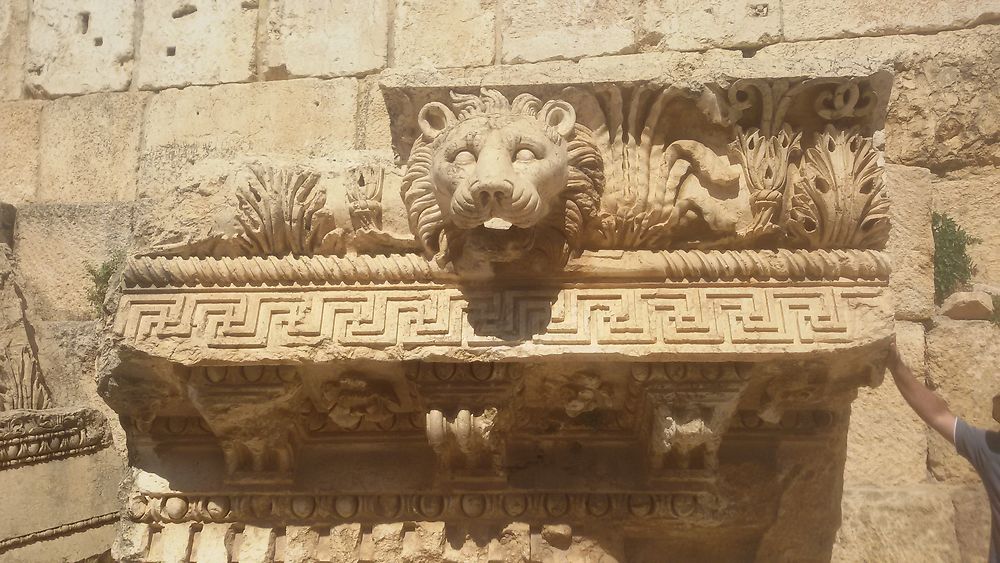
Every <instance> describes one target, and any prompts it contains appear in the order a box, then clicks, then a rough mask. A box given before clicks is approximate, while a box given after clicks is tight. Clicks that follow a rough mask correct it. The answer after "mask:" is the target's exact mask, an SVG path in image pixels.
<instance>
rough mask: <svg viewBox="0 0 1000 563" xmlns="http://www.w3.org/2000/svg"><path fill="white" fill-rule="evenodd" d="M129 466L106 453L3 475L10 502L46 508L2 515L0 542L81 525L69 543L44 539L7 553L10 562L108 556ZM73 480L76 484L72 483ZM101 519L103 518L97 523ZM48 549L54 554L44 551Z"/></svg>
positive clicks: (111, 451) (112, 452)
mask: <svg viewBox="0 0 1000 563" xmlns="http://www.w3.org/2000/svg"><path fill="white" fill-rule="evenodd" d="M124 465H125V464H124V460H123V459H122V458H121V457H120V456H119V454H118V452H116V451H115V450H114V449H112V448H104V449H102V450H99V451H97V452H94V453H90V454H88V455H79V456H74V457H68V458H65V459H60V460H55V461H49V462H46V463H39V464H31V465H24V466H20V467H16V468H14V469H6V468H5V469H3V470H0V487H2V488H3V490H4V491H6V492H7V494H6V495H5V500H6V502H8V503H9V502H11V500H12V497H13V498H14V499H15V500H14V502H17V503H19V504H20V503H21V502H23V503H24V504H25V505H27V506H44V507H45V509H44V510H3V511H0V537H2V538H3V539H4V540H8V539H11V538H17V537H20V536H24V535H27V534H32V533H35V532H41V531H44V530H48V529H49V528H54V527H57V526H60V525H63V524H76V526H75V527H74V528H75V529H74V530H73V531H74V532H75V533H70V534H66V535H65V536H66V537H60V536H59V534H53V533H51V532H50V533H43V534H42V537H41V538H38V539H37V540H36V541H34V542H31V543H33V544H34V545H30V546H27V547H26V548H21V549H18V550H16V551H13V552H10V553H4V554H3V556H4V558H5V560H7V559H6V558H7V557H11V559H9V560H10V561H53V560H56V561H58V560H65V561H72V560H73V559H75V558H79V557H86V556H89V555H97V554H100V553H103V552H105V551H107V550H108V548H109V547H110V545H111V540H112V539H113V537H114V534H115V526H114V523H115V521H116V520H117V518H116V515H117V512H118V509H119V503H118V485H119V483H120V482H121V479H122V476H123V474H124ZM67 475H72V476H73V478H72V479H68V478H67ZM53 499H58V500H53ZM8 506H9V505H8ZM96 517H103V518H98V519H96V520H91V519H94V518H96ZM88 520H90V522H87V521H88ZM44 540H48V541H44ZM42 546H47V547H48V549H40V548H41V547H42ZM63 557H65V559H63Z"/></svg>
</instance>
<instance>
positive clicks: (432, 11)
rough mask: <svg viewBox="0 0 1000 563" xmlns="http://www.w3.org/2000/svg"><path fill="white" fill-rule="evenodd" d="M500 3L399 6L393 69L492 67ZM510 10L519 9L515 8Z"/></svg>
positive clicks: (415, 0) (423, 1)
mask: <svg viewBox="0 0 1000 563" xmlns="http://www.w3.org/2000/svg"><path fill="white" fill-rule="evenodd" d="M496 5H497V0H460V1H454V2H438V1H437V0H404V1H402V2H399V3H397V5H396V13H395V18H394V22H395V31H394V35H393V47H394V51H393V65H394V66H408V65H418V64H429V65H431V66H436V67H453V66H454V67H460V66H481V65H488V64H491V63H493V57H494V54H493V53H494V43H495V35H496ZM510 8H511V9H515V10H516V9H517V5H516V4H515V5H512V6H511V7H510Z"/></svg>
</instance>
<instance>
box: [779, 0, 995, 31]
mask: <svg viewBox="0 0 1000 563" xmlns="http://www.w3.org/2000/svg"><path fill="white" fill-rule="evenodd" d="M781 8H782V10H783V12H784V13H783V18H784V24H785V25H784V36H785V40H787V41H803V40H808V39H824V38H833V37H857V36H860V35H898V34H907V33H928V32H933V31H940V30H944V29H961V28H964V27H971V26H973V25H975V24H977V23H979V22H982V21H989V20H991V19H993V18H995V17H996V16H997V15H1000V4H997V2H996V0H966V1H964V2H953V1H951V0H916V1H915V2H910V3H908V4H906V6H905V8H903V7H902V6H900V9H886V6H885V3H884V2H879V1H878V0H846V1H843V2H816V1H815V0H783V1H782V3H781Z"/></svg>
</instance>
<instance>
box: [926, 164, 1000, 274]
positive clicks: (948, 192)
mask: <svg viewBox="0 0 1000 563" xmlns="http://www.w3.org/2000/svg"><path fill="white" fill-rule="evenodd" d="M933 194H934V210H935V211H937V212H938V213H944V214H947V215H948V216H949V217H951V218H952V219H954V220H955V222H956V223H958V225H959V226H961V227H962V228H963V229H965V230H966V232H968V233H969V234H970V235H972V236H974V237H976V238H978V239H980V240H981V241H982V242H981V243H979V244H973V245H970V246H968V247H967V249H968V252H969V256H971V257H972V261H973V263H975V265H976V273H975V274H974V275H973V278H972V279H973V281H976V282H981V283H985V284H990V285H1000V250H998V249H1000V222H998V221H997V220H996V218H997V217H998V216H1000V169H998V168H984V169H965V170H959V171H955V172H951V173H949V174H947V175H946V176H944V177H943V178H938V179H936V181H935V182H934V186H933Z"/></svg>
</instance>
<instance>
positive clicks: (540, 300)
mask: <svg viewBox="0 0 1000 563" xmlns="http://www.w3.org/2000/svg"><path fill="white" fill-rule="evenodd" d="M748 64H749V63H748ZM442 72H443V73H444V74H440V76H452V75H451V74H448V71H442ZM477 72H478V71H477ZM506 72H508V71H507V70H504V72H498V74H496V75H495V76H493V75H490V76H493V78H491V79H489V80H487V79H479V80H471V79H470V80H458V81H457V83H454V84H451V83H448V82H447V81H445V80H443V79H442V80H441V82H440V83H438V82H435V80H436V78H434V77H437V76H439V74H438V73H432V76H431V77H430V78H425V79H421V80H427V81H428V82H427V83H422V84H421V85H420V86H418V87H417V86H414V87H410V86H407V85H406V84H403V83H399V82H392V80H389V82H387V83H383V84H382V88H383V92H384V94H385V98H386V102H387V104H388V106H389V114H390V122H391V123H390V129H391V132H392V136H393V139H392V141H393V148H394V150H395V152H396V156H397V157H398V158H397V160H396V162H395V163H390V162H388V160H387V159H386V160H375V159H376V158H378V159H381V158H384V157H382V156H379V157H375V156H372V155H361V156H359V155H355V154H351V155H348V156H345V157H344V161H342V162H332V163H331V162H327V163H326V164H324V165H325V166H329V167H331V168H330V170H332V172H331V171H330V170H328V169H326V168H322V167H320V168H316V169H315V170H314V167H313V166H314V165H315V164H316V162H314V161H318V160H320V159H314V160H311V161H309V163H306V162H303V163H302V165H301V166H299V165H297V164H295V163H291V164H289V163H287V162H286V163H282V164H281V165H278V164H273V165H272V164H270V163H268V162H266V159H263V161H261V162H258V163H255V164H253V165H251V166H250V167H245V166H241V167H240V168H239V169H238V170H239V172H234V173H233V174H231V175H230V176H227V180H226V181H227V182H230V183H232V182H234V181H233V180H232V178H236V179H237V180H238V181H235V185H229V184H227V186H229V187H228V188H227V189H230V188H231V190H230V191H229V192H220V195H219V197H218V198H216V200H213V201H216V202H217V203H218V204H219V205H223V206H225V205H229V206H230V207H231V209H230V211H231V212H232V215H233V218H234V219H233V221H230V222H229V224H227V227H226V229H224V230H223V231H218V232H216V231H211V233H212V234H211V235H209V236H205V237H201V238H198V236H192V237H190V240H188V241H186V242H184V243H182V244H172V245H159V246H157V245H153V246H152V248H149V249H147V250H146V251H145V252H144V253H142V254H140V255H138V256H133V257H131V258H129V259H128V260H127V263H126V265H125V268H124V274H123V280H122V286H121V291H120V298H119V303H118V309H117V312H116V315H115V318H114V321H113V337H112V338H113V344H114V346H115V353H116V354H117V358H115V360H116V361H114V362H109V363H108V365H109V368H108V370H107V373H104V374H103V377H104V379H103V380H102V389H105V390H106V392H107V393H108V395H109V402H110V403H112V404H113V405H115V408H116V410H118V411H119V412H120V414H122V417H123V420H124V421H125V422H126V427H127V429H128V432H129V439H130V446H129V447H130V449H131V450H132V451H133V452H134V454H135V456H134V457H135V459H136V465H137V467H138V468H139V469H140V470H141V471H148V472H149V473H155V475H149V478H148V479H143V478H142V476H141V475H140V476H139V477H137V479H136V483H135V486H134V487H133V490H132V491H131V493H132V495H133V498H134V502H133V504H132V506H131V508H130V517H129V520H130V522H131V524H129V526H131V527H130V528H129V529H131V530H133V531H135V533H136V534H138V535H139V536H143V534H145V536H143V537H146V538H147V539H149V541H150V542H152V539H151V538H154V537H156V536H157V534H160V535H168V534H170V535H173V536H177V537H181V536H183V537H188V536H187V535H185V534H189V532H190V530H191V529H194V528H196V527H199V528H198V529H199V530H200V531H201V533H202V536H201V538H202V539H201V540H200V541H201V542H203V544H204V545H208V543H205V542H215V543H214V544H219V545H223V543H224V542H221V541H220V540H219V538H223V539H224V538H229V537H231V536H232V534H230V532H232V533H233V534H244V533H245V532H246V530H251V535H253V534H263V535H267V534H270V533H271V532H269V531H268V530H272V529H277V528H276V527H282V529H284V530H286V531H287V532H288V533H289V534H292V533H298V532H295V531H294V530H293V529H292V528H293V527H310V529H312V527H325V526H332V527H333V528H337V529H338V530H339V531H338V532H337V533H341V532H342V533H343V534H345V537H347V536H349V538H348V540H349V541H348V540H345V541H348V543H350V544H351V546H352V547H351V548H350V549H348V551H350V552H351V553H355V551H356V553H357V554H364V553H369V552H371V549H370V547H369V546H370V545H374V544H375V543H377V542H381V541H397V540H399V542H401V543H405V542H406V541H408V540H407V539H406V538H408V537H409V538H410V540H409V541H411V543H412V542H416V541H417V540H415V539H413V538H415V537H417V536H420V537H423V536H421V534H424V535H426V534H432V533H443V531H442V530H443V529H444V526H445V525H446V524H447V525H448V526H452V525H453V524H455V523H459V524H461V525H463V526H464V525H466V524H468V525H480V524H482V525H483V526H484V528H483V529H486V527H489V528H490V529H491V530H494V528H495V530H494V531H496V532H497V533H506V532H501V531H502V530H506V529H507V527H509V526H515V525H520V524H525V525H526V526H528V530H527V532H526V536H525V537H527V538H528V539H527V540H526V541H528V542H529V543H530V542H535V541H536V539H535V536H538V537H539V538H541V539H538V540H537V541H538V542H539V545H542V543H544V542H549V543H550V544H552V545H556V544H558V545H561V546H563V548H565V549H569V548H568V547H567V546H569V545H571V544H572V543H573V542H574V541H576V540H575V539H574V530H575V529H576V528H575V527H576V526H577V524H580V525H591V526H595V525H596V526H602V527H609V529H610V528H614V529H616V530H618V531H619V532H621V533H623V534H624V533H626V532H623V531H622V530H625V529H626V528H627V529H628V532H627V533H633V532H636V533H640V534H644V535H645V536H649V537H651V536H653V535H656V536H657V537H659V536H660V535H662V534H663V533H681V534H682V533H686V532H685V531H689V530H691V529H694V528H699V529H701V528H705V529H708V528H712V529H720V530H722V529H728V528H727V527H730V526H731V527H733V528H734V529H739V530H741V532H740V533H742V534H744V535H745V536H746V537H751V536H754V537H757V536H759V535H760V534H763V533H764V532H763V530H764V529H766V527H767V526H768V525H769V523H770V522H772V521H774V520H775V519H779V518H783V517H784V516H783V515H782V512H781V510H779V506H780V505H781V503H782V502H784V501H783V500H782V499H784V496H783V494H784V490H785V488H786V487H789V486H791V485H789V484H788V483H790V482H792V481H794V479H795V478H796V477H795V476H796V475H801V474H808V472H803V470H802V466H803V464H807V463H812V462H813V461H815V460H814V458H811V457H809V456H808V455H806V454H804V453H802V452H806V453H810V452H811V453H815V452H817V451H820V450H822V448H824V447H828V443H829V442H831V441H836V440H840V439H841V438H842V437H843V431H844V429H845V428H846V426H845V420H846V419H845V416H846V415H845V413H846V406H847V405H848V404H849V402H850V400H851V399H852V397H853V393H854V392H856V389H857V387H858V386H859V385H862V384H866V383H871V381H872V380H871V378H870V377H869V375H870V373H874V372H875V371H877V370H878V369H880V368H881V366H879V365H878V363H879V361H880V358H877V357H876V356H878V350H879V349H880V348H881V347H882V346H884V345H885V343H886V342H888V340H889V338H890V337H891V335H892V333H893V311H892V302H891V299H890V295H889V294H888V292H887V288H888V282H889V274H890V265H889V262H888V259H887V257H886V255H885V254H884V253H883V248H884V246H885V243H886V239H887V237H888V229H889V224H888V210H887V199H886V193H885V192H886V189H885V185H884V182H883V181H882V178H881V174H882V164H881V162H882V159H881V156H880V153H879V151H880V147H879V146H878V143H877V139H878V138H879V136H878V135H877V132H878V131H879V129H880V128H881V119H882V118H883V115H884V111H885V103H886V101H887V99H888V98H887V95H886V94H887V92H885V90H884V86H885V85H886V84H887V83H888V82H887V81H886V80H884V78H885V77H883V76H868V77H864V76H845V77H805V76H804V75H801V76H800V77H798V78H796V77H795V76H799V75H789V76H790V77H787V78H781V77H779V78H764V77H759V76H752V73H749V74H748V73H742V74H741V73H734V74H731V76H734V77H736V78H733V79H730V78H726V79H722V78H719V79H714V78H712V79H710V78H709V77H708V74H704V75H702V74H696V75H692V76H691V77H690V80H686V81H685V82H683V83H681V82H679V81H677V80H672V79H668V78H667V75H663V76H659V77H657V78H655V79H653V78H650V77H649V76H648V75H632V74H630V75H629V76H628V77H625V78H622V79H620V80H618V79H612V78H609V79H608V80H606V81H593V80H587V81H583V80H580V81H577V82H574V81H571V80H570V81H563V82H560V83H552V84H550V83H544V82H543V83H538V81H537V77H535V78H533V79H526V80H515V79H509V77H507V75H506V74H505V73H506ZM509 72H511V73H514V74H517V72H519V71H515V70H510V71H509ZM722 75H723V74H722V73H714V74H711V76H716V77H718V76H722ZM643 76H645V78H644V77H643ZM685 76H687V75H685ZM727 76H730V75H727ZM496 78H502V79H503V80H502V81H501V83H495V82H494V80H495V79H496ZM362 152H364V151H362ZM337 158H340V157H337ZM307 164H308V166H307ZM320 164H323V163H320ZM234 170H237V168H235V167H234ZM318 170H322V172H319V171H318ZM227 202H228V203H227ZM199 236H200V235H199ZM183 238H184V236H179V237H178V238H177V239H175V240H180V239H183ZM109 382H113V383H114V384H113V385H112V384H111V383H109ZM130 397H131V398H133V399H134V400H133V401H131V402H130V401H129V399H130ZM786 443H794V444H795V448H783V447H782V445H783V444H786ZM220 449H221V454H222V455H219V454H220ZM786 450H787V451H786ZM811 453H810V455H812V454H811ZM800 454H801V455H800ZM182 456H193V457H197V458H198V459H199V461H200V463H201V465H200V466H199V467H200V469H201V471H202V474H201V475H199V476H198V478H191V477H190V476H189V475H187V474H186V473H185V472H184V471H183V470H178V469H176V466H177V464H176V463H174V462H172V461H171V460H177V459H180V458H181V457H182ZM797 456H799V457H797ZM806 458H808V459H806ZM171 463H174V464H173V465H171ZM181 465H183V464H181ZM824 483H825V484H826V485H828V487H827V488H828V489H829V490H836V489H837V485H836V483H833V482H829V483H826V482H824ZM761 515H766V516H765V517H762V516H761ZM284 526H288V527H287V528H284ZM333 528H331V534H333V533H334V531H333ZM418 528H419V529H418ZM432 528H433V530H431V529H432ZM428 530H431V531H428ZM309 533H312V532H309ZM491 533H492V532H491ZM233 537H234V536H233ZM248 537H249V536H248ZM262 537H263V536H262ZM268 537H270V536H268ZM205 538H214V539H205ZM442 538H443V536H442ZM258 539H259V538H258V537H257V536H254V537H252V538H251V540H252V541H257V540H258ZM226 541H229V540H226ZM241 541H242V540H241ZM248 541H250V540H248ZM269 541H270V540H269ZM323 541H327V540H323ZM330 541H331V542H332V541H333V540H330ZM351 542H353V543H351ZM365 542H368V543H365ZM441 542H445V540H444V539H442V540H441ZM441 542H439V543H440V545H442V546H443V545H444V543H441ZM552 542H554V543H552ZM140 543H141V542H140ZM214 544H213V545H214ZM264 544H266V545H265V547H266V546H267V545H271V544H270V543H268V542H264ZM144 545H147V546H150V547H149V553H153V554H154V555H157V553H156V552H155V549H154V547H155V545H154V544H153V543H147V544H144ZM227 545H228V544H227ZM491 545H492V544H491ZM532 545H533V544H532ZM223 547H225V546H223ZM355 547H356V548H357V549H356V550H355V551H351V550H354V548H355ZM143 549H145V548H143ZM225 549H226V550H228V547H226V548H225ZM442 549H446V548H442ZM491 549H492V548H491ZM545 549H547V548H545ZM561 549H562V548H561ZM140 551H142V550H141V549H140ZM543 551H544V550H543V549H542V548H539V551H538V553H542V552H543ZM566 552H567V553H568V551H566ZM220 553H221V552H220ZM227 553H228V556H232V553H231V552H228V551H227ZM456 553H457V552H456ZM497 553H499V552H497ZM361 556H362V555H358V557H359V558H360V557H361ZM142 557H149V558H152V557H153V555H149V554H148V553H146V552H143V555H142ZM199 557H200V556H199ZM455 557H456V558H458V559H460V558H461V557H459V556H457V555H456V556H455Z"/></svg>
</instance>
